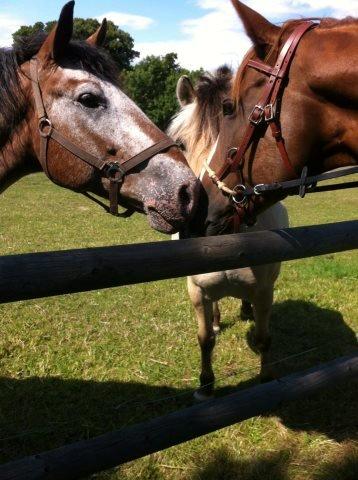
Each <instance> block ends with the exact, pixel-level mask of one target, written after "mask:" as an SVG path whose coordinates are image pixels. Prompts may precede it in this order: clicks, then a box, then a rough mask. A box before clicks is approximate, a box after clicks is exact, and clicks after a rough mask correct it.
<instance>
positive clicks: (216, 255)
mask: <svg viewBox="0 0 358 480" xmlns="http://www.w3.org/2000/svg"><path fill="white" fill-rule="evenodd" d="M354 248H358V221H349V222H341V223H333V224H327V225H316V226H309V227H297V228H288V229H284V230H271V231H262V232H255V233H244V234H236V235H225V236H220V237H207V238H195V239H188V240H182V241H180V242H173V241H169V242H168V241H167V242H156V243H144V244H137V245H125V246H115V247H103V248H88V249H81V250H68V251H59V252H46V253H32V254H24V255H9V256H4V257H0V303H5V302H13V301H17V300H27V299H30V298H40V297H47V296H51V295H62V294H66V293H74V292H84V291H87V290H96V289H101V288H109V287H115V286H120V285H130V284H134V283H140V282H151V281H153V280H162V279H166V278H175V277H182V276H185V275H193V274H198V273H206V272H214V271H220V270H226V269H232V268H239V267H247V266H249V265H252V266H253V265H261V264H265V263H272V262H277V261H285V260H292V259H298V258H303V257H313V256H316V255H323V254H328V253H333V252H340V251H343V250H350V249H354Z"/></svg>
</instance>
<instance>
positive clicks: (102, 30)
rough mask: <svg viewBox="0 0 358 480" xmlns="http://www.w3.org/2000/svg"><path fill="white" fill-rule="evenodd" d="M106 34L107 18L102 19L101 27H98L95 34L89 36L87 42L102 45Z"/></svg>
mask: <svg viewBox="0 0 358 480" xmlns="http://www.w3.org/2000/svg"><path fill="white" fill-rule="evenodd" d="M106 35H107V19H106V18H104V19H103V20H102V23H101V25H100V27H98V29H97V30H96V31H95V32H94V34H93V35H91V36H90V37H88V38H87V40H86V42H87V43H89V44H90V45H93V46H94V47H101V46H102V45H103V44H104V42H105V40H106Z"/></svg>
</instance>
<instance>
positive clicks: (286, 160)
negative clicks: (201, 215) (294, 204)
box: [202, 0, 358, 231]
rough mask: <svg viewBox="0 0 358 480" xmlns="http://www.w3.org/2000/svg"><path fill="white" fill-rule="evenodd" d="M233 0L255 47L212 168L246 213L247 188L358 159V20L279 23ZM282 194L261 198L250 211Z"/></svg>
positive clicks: (239, 78)
mask: <svg viewBox="0 0 358 480" xmlns="http://www.w3.org/2000/svg"><path fill="white" fill-rule="evenodd" d="M232 3H233V5H234V7H235V10H236V12H237V14H238V15H239V18H240V19H241V21H242V23H243V25H244V27H245V30H246V33H247V34H248V36H249V37H250V39H251V41H252V43H253V47H252V49H251V50H250V51H249V52H248V54H247V55H246V57H245V58H244V60H243V62H242V64H241V66H240V68H239V70H238V72H237V73H236V76H235V79H234V81H233V89H232V94H231V97H232V102H233V103H232V108H231V109H230V108H228V109H227V112H226V114H225V115H224V117H223V119H222V123H221V127H220V135H219V138H218V141H217V145H216V148H215V151H214V152H213V154H212V155H211V158H210V166H211V168H212V169H213V170H214V171H215V172H216V173H217V177H218V180H219V181H224V182H225V184H226V185H227V186H228V187H229V189H231V190H232V191H234V192H237V196H235V195H232V198H233V199H234V200H236V205H237V209H241V211H242V210H243V202H242V204H241V203H240V202H241V199H242V200H243V201H245V200H246V198H245V197H242V195H240V194H242V193H243V192H244V193H245V189H247V187H251V190H252V187H254V186H255V185H257V184H262V183H263V184H265V183H273V182H280V181H285V180H290V179H294V178H299V177H300V175H301V172H302V170H303V168H304V167H305V166H306V167H307V168H308V172H309V173H310V174H313V175H315V174H319V173H322V172H325V171H327V170H332V169H335V168H339V167H343V166H349V165H356V164H357V160H358V137H357V134H356V132H357V122H358V91H357V88H356V85H357V84H358V28H357V27H358V21H357V19H353V18H350V17H349V18H346V19H343V20H335V19H322V20H320V21H317V22H309V21H304V20H293V21H288V22H286V23H285V24H284V25H283V26H282V27H278V26H275V25H273V24H271V23H270V22H269V21H267V20H266V19H265V18H264V17H262V16H261V15H260V14H259V13H257V12H255V11H254V10H252V9H251V8H249V7H247V6H245V5H244V4H243V3H241V2H240V1H238V0H232ZM281 60H282V64H281V66H280V62H281ZM271 84H272V85H273V87H272V88H271ZM270 88H271V90H270ZM262 102H264V103H263V104H262V105H261V103H262ZM250 129H251V131H250ZM277 147H278V148H277ZM223 165H224V166H223ZM202 182H203V186H204V188H205V189H207V188H209V187H208V186H209V184H210V183H211V182H212V178H209V176H208V175H204V177H203V179H202ZM283 197H284V194H283V193H279V194H274V195H270V196H262V197H259V196H257V197H256V198H254V200H255V201H254V202H253V203H252V205H251V206H250V207H251V211H250V214H251V215H252V216H253V215H254V214H255V213H258V212H259V211H261V210H263V209H265V208H267V207H268V206H269V205H271V204H272V203H274V202H276V201H278V200H279V199H281V198H283ZM233 203H235V202H233ZM222 208H223V205H222V204H221V203H218V205H217V208H216V209H215V205H213V208H212V209H211V211H209V217H210V218H207V223H209V224H211V225H213V226H214V225H215V224H216V223H217V219H218V218H220V216H221V215H222ZM240 215H241V213H239V216H240ZM242 216H243V215H242ZM215 229H216V227H214V228H213V230H214V231H215Z"/></svg>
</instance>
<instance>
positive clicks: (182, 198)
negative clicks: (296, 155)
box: [178, 184, 192, 208]
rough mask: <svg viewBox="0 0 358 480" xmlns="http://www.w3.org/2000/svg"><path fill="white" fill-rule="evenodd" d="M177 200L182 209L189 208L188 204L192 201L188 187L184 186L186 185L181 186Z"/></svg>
mask: <svg viewBox="0 0 358 480" xmlns="http://www.w3.org/2000/svg"><path fill="white" fill-rule="evenodd" d="M178 199H179V202H180V204H181V205H182V206H183V207H184V208H186V207H188V206H189V204H190V203H191V201H192V195H191V192H190V185H188V184H186V185H182V186H181V187H180V189H179V193H178Z"/></svg>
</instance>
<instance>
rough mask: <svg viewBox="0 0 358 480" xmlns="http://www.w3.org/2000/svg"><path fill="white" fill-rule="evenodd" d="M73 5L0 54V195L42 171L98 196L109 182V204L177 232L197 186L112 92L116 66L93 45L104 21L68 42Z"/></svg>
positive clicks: (167, 144) (155, 132) (169, 148)
mask: <svg viewBox="0 0 358 480" xmlns="http://www.w3.org/2000/svg"><path fill="white" fill-rule="evenodd" d="M73 8H74V2H73V1H71V2H69V3H67V4H66V5H65V6H64V8H63V9H62V12H61V15H60V18H59V21H58V23H57V26H55V28H54V29H53V30H52V31H51V33H50V34H49V35H48V36H46V35H42V34H40V35H36V36H34V37H32V38H26V39H23V40H22V41H21V42H20V43H19V44H18V45H16V46H15V47H14V49H2V50H0V191H3V190H4V189H5V188H7V187H8V186H9V185H11V184H12V183H13V182H15V181H16V180H17V179H19V178H20V177H21V176H23V175H25V174H27V173H29V172H34V171H38V170H41V169H42V170H44V171H45V173H46V174H47V175H48V177H49V178H50V179H51V180H53V181H54V182H55V183H56V184H58V185H61V186H63V187H66V188H70V189H72V190H75V191H78V192H93V193H95V194H97V195H99V196H100V197H102V198H108V197H109V192H110V191H111V185H112V184H114V183H116V184H118V185H119V186H120V197H119V199H118V196H117V195H115V197H114V198H115V207H116V206H117V205H118V203H120V204H122V205H123V206H126V207H130V208H131V209H133V210H136V211H139V212H143V213H146V214H147V215H148V219H149V223H150V225H151V226H152V227H153V228H155V229H157V230H160V231H162V232H166V233H172V232H175V231H178V230H179V229H180V228H181V227H182V226H183V225H184V224H185V223H186V222H187V220H188V219H189V218H190V216H191V215H192V213H193V211H194V207H195V204H196V199H197V193H198V182H197V180H196V178H195V176H194V175H193V173H192V171H191V169H190V168H189V167H188V165H187V163H186V160H185V157H184V156H183V154H182V153H181V152H180V151H179V149H178V148H176V146H175V145H174V144H173V142H172V141H171V140H170V139H169V138H168V137H167V136H166V135H165V134H164V133H163V132H161V131H160V130H159V129H158V128H157V127H156V126H155V125H154V124H153V123H152V122H151V121H150V120H149V119H148V118H147V117H146V116H145V115H144V113H143V112H142V111H141V110H140V109H139V108H138V107H137V106H136V105H135V104H134V103H133V102H132V101H131V100H130V99H129V98H128V97H127V96H126V95H125V94H124V93H123V92H122V91H121V90H120V88H119V86H118V81H119V74H118V71H117V69H116V66H115V63H114V62H113V60H111V59H110V57H109V56H108V55H107V54H106V53H105V51H104V50H102V49H100V48H98V47H100V45H101V44H102V43H103V41H104V39H105V35H106V21H104V22H103V23H102V25H101V27H100V28H99V29H98V30H97V32H95V33H94V34H93V35H92V36H91V37H90V38H88V39H87V41H83V42H82V41H81V42H79V41H73V40H71V37H72V30H73ZM39 120H40V122H39ZM44 138H45V140H43V139H44ZM153 144H154V147H153ZM158 145H159V147H158ZM138 154H140V156H139V157H138ZM133 157H134V161H133ZM129 159H130V161H129V163H127V161H128V160H129ZM128 165H130V167H128ZM107 167H108V168H107ZM105 173H106V174H105ZM122 174H125V176H124V177H122ZM117 193H118V192H117Z"/></svg>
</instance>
